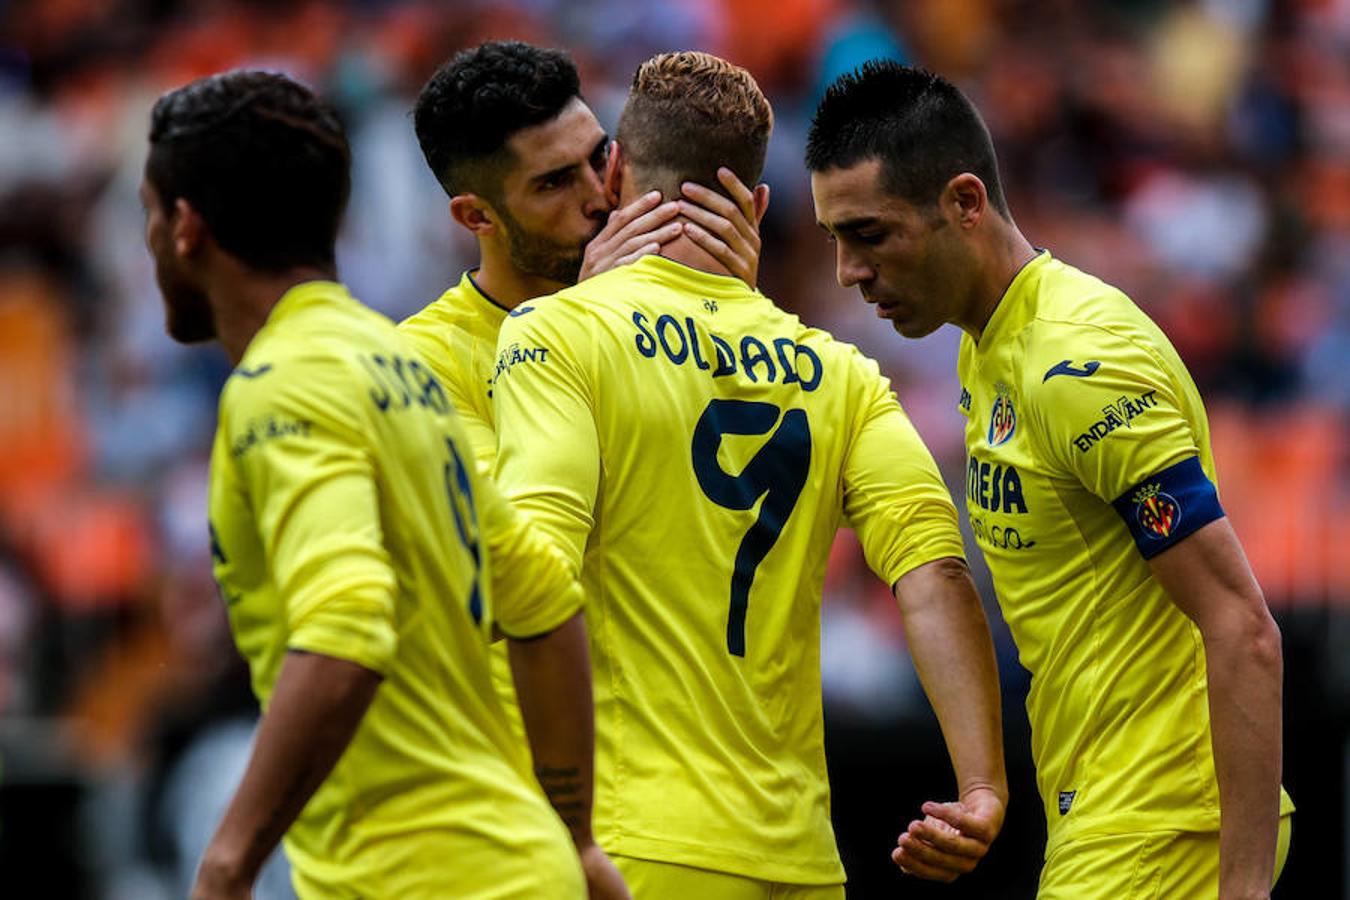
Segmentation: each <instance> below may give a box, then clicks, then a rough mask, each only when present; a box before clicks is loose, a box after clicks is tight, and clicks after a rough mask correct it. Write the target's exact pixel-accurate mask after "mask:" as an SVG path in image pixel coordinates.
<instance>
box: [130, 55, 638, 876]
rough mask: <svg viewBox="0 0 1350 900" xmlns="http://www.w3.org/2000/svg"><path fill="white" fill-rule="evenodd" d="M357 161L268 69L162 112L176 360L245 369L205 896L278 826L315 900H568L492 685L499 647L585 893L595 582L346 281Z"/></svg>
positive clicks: (256, 854)
mask: <svg viewBox="0 0 1350 900" xmlns="http://www.w3.org/2000/svg"><path fill="white" fill-rule="evenodd" d="M349 157H350V152H349V148H348V144H347V139H346V136H345V135H344V133H343V130H342V127H341V125H340V124H339V123H338V121H337V118H336V116H335V115H334V114H333V112H332V111H331V110H330V109H329V108H328V107H327V106H325V105H324V104H323V103H321V102H320V101H319V100H317V99H316V98H315V97H314V95H313V94H311V93H310V92H309V91H308V90H307V89H305V88H303V87H301V86H300V85H298V84H296V83H295V82H293V81H290V80H289V79H287V78H285V77H283V76H280V75H273V74H267V73H262V72H235V73H230V74H226V75H219V76H214V77H211V78H207V79H203V80H200V81H196V82H193V83H192V84H190V85H188V86H186V87H183V88H180V89H178V90H175V91H173V92H171V93H169V94H167V95H165V96H164V97H162V98H161V99H160V100H159V102H158V103H157V104H156V105H155V108H154V111H153V113H152V118H151V127H150V154H149V159H148V161H147V163H146V170H145V178H144V181H143V183H142V187H141V197H142V201H143V203H144V205H145V209H146V244H147V246H148V247H149V249H150V252H151V255H152V256H153V257H154V261H155V269H156V277H157V280H158V282H159V285H160V290H161V292H162V293H163V295H164V302H165V312H166V319H167V328H168V331H169V333H170V335H171V336H172V337H174V338H175V339H177V340H179V341H181V342H198V341H204V340H209V339H216V340H219V341H220V343H221V344H222V345H223V347H224V349H225V351H226V353H227V355H228V356H229V358H230V360H231V362H232V363H233V364H234V365H235V369H234V372H233V374H232V375H231V377H230V379H229V381H228V382H227V383H226V385H225V388H224V391H223V392H222V395H221V401H220V417H219V427H218V431H217V434H216V442H215V447H214V450H213V453H212V460H211V489H210V506H209V508H210V522H211V544H212V554H213V557H214V562H215V574H216V578H217V581H218V582H219V584H220V588H221V593H222V595H223V596H224V599H225V602H226V604H227V605H228V610H229V617H230V624H231V628H232V629H233V631H234V634H235V639H236V642H237V643H238V645H239V649H240V651H241V652H242V653H243V655H244V656H245V657H246V658H247V660H248V662H249V666H250V670H251V674H252V680H253V686H254V690H255V691H256V693H257V695H258V698H259V700H260V701H261V703H262V705H263V708H264V714H263V718H262V721H261V723H260V725H259V729H258V735H257V739H256V743H255V746H254V749H253V752H252V755H251V758H250V760H249V763H248V767H247V770H246V772H245V774H244V777H243V779H242V781H241V783H240V785H239V789H238V791H237V792H236V794H235V796H234V798H233V800H232V802H231V803H230V806H229V808H228V810H227V811H226V813H225V816H224V818H223V820H222V821H221V823H220V826H219V828H218V829H217V831H216V834H215V836H214V838H213V839H212V841H211V843H210V846H209V847H208V849H207V851H206V854H205V857H204V859H203V860H202V863H201V867H200V870H199V874H198V878H197V882H196V885H195V886H194V889H193V896H194V897H195V898H200V900H205V898H236V897H247V896H249V894H250V885H251V884H252V882H253V879H254V877H255V875H256V873H257V871H258V868H259V866H260V865H261V864H262V862H263V860H264V859H265V858H266V857H267V855H268V854H269V853H270V852H271V851H272V849H273V848H274V847H275V845H276V843H277V841H278V840H279V839H281V837H282V835H283V834H284V835H285V841H286V846H287V851H288V855H289V857H290V860H291V865H292V870H293V877H294V881H295V886H296V889H297V892H298V893H299V894H300V895H301V896H302V897H335V896H364V897H409V898H417V897H425V898H433V897H436V898H439V897H450V896H453V897H487V896H493V897H500V896H531V897H541V896H549V897H581V896H583V895H584V892H585V887H584V882H583V874H582V867H579V866H578V862H577V855H576V853H577V851H576V850H574V849H573V848H572V846H571V843H570V842H569V839H568V831H567V829H565V828H564V826H563V823H562V822H561V821H559V818H558V816H557V815H555V813H554V811H553V810H551V809H550V808H549V804H548V803H547V802H546V801H545V798H544V796H543V795H541V794H540V793H539V789H538V786H537V785H536V784H535V782H534V780H533V778H532V776H531V774H530V770H529V763H528V760H527V759H526V755H525V752H524V748H523V747H522V746H521V745H520V744H519V743H518V742H517V741H516V740H514V739H513V737H512V735H511V732H510V730H509V727H508V724H507V721H506V718H505V716H504V715H503V712H502V710H501V708H500V706H499V704H498V703H497V700H496V697H495V694H494V693H493V691H492V688H491V684H490V680H489V674H488V660H487V640H488V631H489V629H491V628H493V627H497V628H500V630H501V631H502V632H504V633H506V634H507V635H509V636H513V637H516V638H520V640H513V641H511V646H512V659H513V662H514V663H515V664H516V665H515V668H516V671H517V677H518V679H519V686H520V697H521V707H522V710H523V712H524V714H525V721H526V724H527V726H528V728H529V733H530V736H531V738H532V740H533V741H534V743H533V747H532V750H533V752H534V755H535V759H536V762H537V764H539V765H541V766H543V767H545V768H546V771H547V773H549V775H550V777H549V778H548V779H546V780H545V783H544V787H545V789H546V790H547V791H548V792H549V799H551V800H552V802H553V803H554V805H555V806H556V807H557V808H558V810H559V811H561V812H562V813H563V815H564V816H565V817H566V819H567V821H568V825H569V826H570V828H571V834H572V839H573V840H574V841H575V843H576V847H577V850H579V851H580V853H581V857H582V861H583V864H584V869H585V873H586V877H587V878H588V879H589V881H590V884H591V889H592V892H593V893H592V896H607V897H625V896H627V894H626V891H625V890H624V888H623V886H622V883H621V881H620V879H619V878H618V876H617V873H616V872H615V871H614V869H613V867H612V864H610V863H609V861H608V860H607V859H606V858H605V856H604V854H603V852H602V851H600V850H599V848H598V847H596V845H595V843H594V841H593V840H592V839H591V836H590V821H589V819H590V809H589V806H590V790H591V788H590V783H591V776H590V761H591V754H592V735H591V725H592V721H593V720H592V715H591V706H590V703H591V701H590V677H589V662H588V659H587V656H586V638H585V626H584V624H583V621H582V619H581V617H580V614H579V612H578V609H579V607H580V605H581V594H580V589H579V587H578V586H577V584H576V582H575V580H574V578H573V577H572V576H571V575H570V574H569V573H568V572H567V569H566V567H565V565H564V563H563V561H562V560H561V558H560V557H558V555H557V554H556V553H555V552H554V551H552V549H551V548H550V547H549V546H548V544H547V542H545V541H544V540H543V539H542V538H540V537H536V536H535V534H534V532H532V531H530V530H527V529H525V528H524V527H523V525H522V523H521V520H519V519H517V518H515V516H514V513H513V512H512V511H511V508H510V507H509V506H508V505H507V504H506V503H505V501H503V500H502V499H501V497H500V496H499V495H498V494H497V493H496V491H495V490H494V489H493V487H492V485H491V483H490V482H488V481H486V480H484V479H482V478H481V477H480V476H479V475H478V473H477V472H476V471H475V468H474V466H473V463H472V459H471V458H470V457H469V455H468V451H467V450H466V449H465V440H464V434H463V429H462V428H461V426H460V425H459V424H458V421H457V418H456V415H455V413H454V411H453V409H452V407H451V405H450V402H449V398H448V397H447V395H446V391H445V390H444V388H443V387H442V386H441V384H440V383H439V382H438V381H437V380H436V378H435V377H434V376H433V375H432V374H431V373H430V372H429V370H428V369H427V368H426V367H425V366H423V365H422V364H421V363H420V362H419V361H418V360H417V359H416V357H415V355H414V354H413V353H412V352H411V348H410V347H409V346H408V345H407V344H406V342H404V341H403V340H402V339H401V337H400V336H399V335H398V332H397V330H396V329H395V328H394V326H393V324H392V323H391V322H389V321H388V320H387V319H385V318H383V317H382V316H380V315H379V314H377V313H375V312H373V311H371V310H369V309H368V308H366V307H365V306H363V305H361V304H360V303H358V302H357V301H356V300H354V299H353V298H352V297H351V296H350V295H349V294H348V293H347V291H346V289H345V288H344V287H343V286H342V285H341V284H339V283H338V282H337V281H336V268H335V266H334V261H333V260H334V254H333V246H334V241H335V238H336V235H337V230H338V223H339V220H340V219H341V216H342V212H343V209H344V207H345V205H346V201H347V196H348V192H349V172H348V170H349V164H350V158H349Z"/></svg>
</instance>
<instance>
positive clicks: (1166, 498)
mask: <svg viewBox="0 0 1350 900" xmlns="http://www.w3.org/2000/svg"><path fill="white" fill-rule="evenodd" d="M1038 349H1039V351H1040V352H1038V354H1037V359H1036V363H1035V365H1031V366H1028V367H1027V370H1026V371H1027V377H1028V379H1029V383H1028V384H1027V385H1026V389H1027V392H1028V395H1029V396H1030V397H1031V398H1032V410H1033V415H1034V416H1035V417H1036V419H1037V424H1038V425H1039V427H1038V428H1037V429H1035V432H1036V433H1037V434H1039V435H1042V436H1043V440H1044V443H1045V446H1044V448H1043V450H1044V452H1045V453H1046V454H1047V455H1048V456H1049V458H1050V460H1051V461H1052V463H1053V464H1054V465H1055V466H1056V467H1057V468H1059V469H1061V470H1062V471H1064V472H1066V473H1067V474H1068V475H1069V476H1070V477H1072V478H1073V479H1074V480H1076V481H1078V482H1079V483H1080V484H1082V485H1083V486H1084V487H1085V488H1086V489H1087V490H1088V491H1090V492H1091V493H1093V494H1095V495H1096V496H1097V497H1098V498H1100V499H1101V500H1103V501H1105V502H1107V503H1110V504H1112V506H1113V507H1114V508H1115V509H1116V511H1117V512H1118V513H1119V514H1120V516H1121V518H1122V519H1123V521H1124V522H1125V524H1126V526H1127V527H1128V528H1129V530H1130V533H1131V535H1132V536H1133V537H1134V539H1135V542H1136V544H1137V545H1138V546H1139V549H1140V551H1141V552H1142V553H1143V554H1144V555H1145V556H1146V557H1149V556H1153V555H1155V554H1157V553H1159V552H1161V551H1162V550H1165V549H1167V548H1168V547H1170V546H1172V545H1173V544H1175V543H1176V542H1177V541H1180V540H1181V539H1182V538H1184V537H1186V536H1187V535H1189V534H1191V533H1192V532H1194V531H1195V530H1196V529H1197V528H1199V527H1201V526H1202V525H1205V524H1207V523H1209V522H1211V521H1213V520H1214V519H1216V518H1219V517H1220V516H1222V515H1223V509H1222V507H1221V506H1220V505H1219V500H1218V493H1217V491H1216V489H1215V487H1214V484H1213V482H1212V481H1211V480H1210V478H1209V476H1208V475H1207V474H1206V473H1205V471H1204V468H1203V466H1202V465H1201V462H1200V452H1201V447H1200V437H1199V435H1197V434H1196V431H1195V428H1194V427H1193V425H1192V422H1191V419H1190V418H1189V417H1188V415H1187V411H1186V410H1185V409H1184V408H1183V405H1182V404H1183V402H1184V399H1183V397H1184V395H1183V392H1182V390H1181V389H1180V387H1179V384H1180V383H1181V382H1180V380H1179V378H1178V373H1173V372H1172V371H1171V370H1170V367H1169V364H1168V363H1167V362H1166V360H1165V359H1164V358H1163V357H1162V356H1160V355H1159V354H1158V353H1157V351H1156V350H1154V349H1153V348H1150V347H1148V346H1147V345H1146V344H1144V343H1141V342H1140V341H1137V340H1134V339H1131V338H1129V337H1125V336H1123V335H1119V334H1116V333H1114V332H1111V331H1107V330H1105V329H1100V328H1084V327H1080V328H1077V329H1074V330H1072V331H1069V330H1065V331H1062V332H1055V333H1052V334H1049V335H1047V336H1046V338H1045V339H1044V340H1042V341H1040V342H1039V346H1038Z"/></svg>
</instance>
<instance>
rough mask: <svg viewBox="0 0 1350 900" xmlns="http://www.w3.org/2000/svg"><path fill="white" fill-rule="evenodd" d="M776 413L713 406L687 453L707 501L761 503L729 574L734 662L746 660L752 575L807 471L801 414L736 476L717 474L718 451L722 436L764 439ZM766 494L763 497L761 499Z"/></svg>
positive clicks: (744, 403)
mask: <svg viewBox="0 0 1350 900" xmlns="http://www.w3.org/2000/svg"><path fill="white" fill-rule="evenodd" d="M780 412H782V411H781V410H780V409H779V408H778V407H777V406H775V405H774V404H772V403H757V402H753V401H749V400H713V401H710V402H709V403H708V406H707V407H706V408H705V409H704V410H703V414H702V415H701V416H699V419H698V424H697V425H695V426H694V441H693V446H692V447H691V448H690V449H691V452H692V456H693V463H694V475H695V476H696V477H697V478H698V484H699V487H701V488H702V489H703V493H705V494H707V495H708V499H710V500H712V502H714V503H716V504H717V505H718V506H725V507H726V508H727V509H751V508H753V507H754V505H755V503H756V502H758V501H759V498H760V497H764V504H763V505H762V506H760V508H759V516H758V517H757V518H756V519H755V522H754V524H753V525H751V526H750V530H749V531H747V532H746V533H745V537H744V538H742V539H741V545H740V548H739V549H738V550H737V551H736V562H735V565H734V566H733V567H732V571H731V609H730V612H729V614H728V616H727V650H728V651H729V652H730V653H731V654H732V655H734V656H745V616H746V611H747V609H748V608H749V605H750V585H751V584H752V583H753V582H754V580H755V570H756V569H758V568H759V564H760V563H761V562H763V561H764V557H766V556H768V554H769V551H770V550H771V549H773V545H774V543H775V542H777V540H778V535H780V534H782V532H783V528H784V526H786V525H787V520H788V517H789V516H791V515H792V509H793V507H794V506H796V504H797V498H798V497H799V496H800V495H801V492H802V487H803V486H804V485H805V484H806V475H807V472H808V471H809V470H810V468H811V428H810V426H809V425H808V424H807V420H806V410H804V409H789V410H788V411H787V412H785V413H782V424H780V425H778V428H777V430H775V431H774V432H773V434H772V435H771V436H770V437H769V439H768V440H767V441H765V443H764V446H763V447H761V448H760V450H759V452H758V453H756V454H755V455H754V456H753V457H752V458H751V459H750V462H748V463H746V465H745V468H744V469H742V470H741V473H740V474H739V475H730V474H728V473H727V472H724V471H722V466H721V465H720V464H719V463H718V462H717V450H718V448H719V447H720V446H721V445H722V436H723V435H725V434H747V435H755V434H767V433H768V432H769V431H770V430H771V429H773V427H774V425H776V424H778V418H779V414H780ZM765 492H767V493H768V496H764V495H765Z"/></svg>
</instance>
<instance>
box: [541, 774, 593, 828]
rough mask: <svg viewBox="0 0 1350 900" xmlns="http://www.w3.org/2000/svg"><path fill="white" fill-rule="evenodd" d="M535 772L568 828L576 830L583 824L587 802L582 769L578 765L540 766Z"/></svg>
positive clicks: (550, 801) (549, 799)
mask: <svg viewBox="0 0 1350 900" xmlns="http://www.w3.org/2000/svg"><path fill="white" fill-rule="evenodd" d="M534 774H535V777H537V778H538V779H539V785H540V787H542V788H543V789H544V794H545V795H546V796H547V797H548V801H549V803H551V804H553V808H554V809H555V810H557V811H558V815H559V816H560V817H562V820H563V822H564V823H565V824H566V825H567V827H568V829H570V830H573V831H575V830H576V829H577V828H579V827H580V826H581V825H583V824H584V822H585V813H586V803H585V800H584V798H583V797H582V796H581V791H582V785H581V770H580V769H579V768H577V767H576V766H572V767H569V768H564V769H558V768H552V767H550V766H539V767H537V768H536V769H535V770H534Z"/></svg>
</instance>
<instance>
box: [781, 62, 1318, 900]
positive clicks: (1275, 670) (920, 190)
mask: <svg viewBox="0 0 1350 900" xmlns="http://www.w3.org/2000/svg"><path fill="white" fill-rule="evenodd" d="M806 161H807V167H808V168H809V169H810V170H811V186H812V192H813V194H814V196H815V205H816V217H817V219H818V220H819V221H820V224H821V225H822V226H824V227H825V229H826V230H827V231H828V232H829V234H830V236H831V238H832V239H833V240H834V241H835V242H836V245H837V263H838V278H839V283H840V284H841V285H844V286H850V285H857V286H858V288H859V289H860V290H861V292H862V295H863V297H864V299H866V300H867V302H869V303H872V304H875V306H876V310H877V315H878V316H879V317H881V318H885V319H889V320H890V321H891V323H892V325H894V327H895V330H896V331H898V332H900V334H902V335H904V336H905V337H921V336H923V335H925V334H928V333H929V332H931V331H933V330H934V329H936V328H937V327H938V326H940V325H941V324H943V323H944V322H951V323H953V324H955V325H957V326H959V327H960V328H961V329H962V330H963V331H964V332H965V334H964V336H963V337H962V341H961V350H960V357H959V360H958V362H957V370H958V372H959V374H960V377H961V384H962V391H961V398H960V408H961V413H962V414H963V415H964V416H965V417H966V419H967V423H966V428H965V438H966V450H967V456H968V477H967V482H966V507H967V510H968V512H969V516H970V524H971V528H972V529H973V531H974V534H975V538H976V540H977V541H978V542H979V544H980V547H981V548H982V550H983V551H984V555H985V558H986V559H987V560H988V562H989V567H990V569H991V570H992V572H993V575H994V584H995V587H996V589H997V592H998V599H999V602H1000V604H1001V605H1002V608H1003V612H1004V616H1005V617H1006V618H1007V620H1008V624H1009V627H1010V628H1011V629H1012V634H1013V638H1014V640H1015V641H1016V643H1017V647H1018V650H1019V653H1020V655H1021V660H1022V663H1023V665H1025V666H1026V667H1027V668H1028V669H1029V670H1030V671H1031V675H1032V684H1031V692H1030V694H1029V696H1028V698H1027V710H1028V713H1029V715H1030V718H1031V726H1032V755H1033V757H1034V759H1035V762H1036V767H1037V776H1038V781H1039V786H1040V793H1041V799H1042V801H1043V803H1044V806H1045V815H1046V819H1047V820H1048V822H1049V842H1048V846H1047V847H1046V858H1045V867H1044V869H1043V871H1042V874H1041V887H1040V897H1041V898H1042V900H1050V898H1055V900H1059V898H1073V900H1080V898H1081V900H1093V898H1112V900H1120V898H1126V897H1142V896H1148V897H1186V898H1201V897H1214V896H1220V897H1223V898H1237V897H1242V898H1248V897H1266V896H1268V895H1269V893H1270V889H1271V885H1272V883H1273V881H1274V879H1275V877H1276V875H1277V873H1278V872H1279V869H1280V867H1281V866H1282V865H1283V861H1284V858H1285V853H1286V852H1287V848H1288V838H1289V813H1290V812H1291V811H1292V809H1293V806H1292V804H1291V803H1290V801H1289V798H1288V796H1287V795H1285V794H1284V792H1283V790H1282V789H1281V787H1280V692H1281V683H1280V682H1281V671H1282V661H1281V651H1280V634H1279V631H1278V629H1277V628H1276V625H1275V622H1274V621H1273V620H1272V619H1271V617H1270V613H1269V611H1268V610H1267V609H1266V604H1265V600H1264V598H1263V597H1262V594H1261V589H1260V587H1259V586H1258V585H1257V583H1256V580H1255V578H1254V577H1253V576H1252V572H1251V569H1250V568H1249V567H1248V564H1247V560H1246V558H1245V557H1244V555H1243V553H1242V547H1241V546H1240V545H1239V543H1238V539H1237V537H1236V535H1235V534H1234V533H1233V529H1232V527H1231V526H1230V525H1229V523H1228V520H1227V519H1226V518H1225V517H1224V513H1223V508H1222V507H1221V506H1220V505H1219V498H1218V494H1217V491H1216V487H1215V484H1216V479H1215V472H1214V459H1213V456H1212V455H1211V452H1210V445H1209V443H1210V442H1209V427H1208V424H1207V422H1206V419H1205V411H1204V407H1203V405H1202V404H1201V401H1200V396H1199V394H1198V393H1197V391H1196V388H1195V385H1194V383H1193V382H1192V381H1191V378H1190V375H1189V374H1188V373H1187V372H1186V367H1185V366H1184V365H1183V364H1182V362H1181V359H1180V358H1179V357H1178V356H1177V353H1176V351H1175V350H1174V349H1173V347H1172V345H1171V343H1170V342H1169V341H1168V340H1167V338H1166V336H1164V335H1163V333H1162V332H1161V331H1160V330H1159V329H1158V327H1157V326H1156V325H1154V323H1153V322H1152V321H1150V320H1149V318H1148V317H1147V316H1145V315H1144V314H1143V313H1142V312H1141V311H1140V310H1139V308H1138V307H1136V306H1135V305H1134V304H1133V303H1132V302H1131V301H1130V299H1129V298H1128V297H1126V296H1125V295H1124V294H1122V293H1121V292H1120V291H1118V290H1116V289H1114V288H1112V287H1111V286H1109V285H1107V284H1104V283H1102V282H1101V281H1098V280H1097V279H1096V278H1093V277H1092V276H1090V275H1087V274H1085V273H1083V272H1080V271H1078V270H1077V269H1074V268H1073V267H1072V266H1069V265H1066V264H1065V263H1063V262H1060V261H1059V260H1057V259H1055V258H1054V257H1053V256H1051V255H1050V253H1049V252H1047V251H1045V250H1037V249H1035V248H1033V247H1032V245H1031V244H1029V243H1028V242H1027V240H1026V238H1025V237H1023V235H1022V234H1021V232H1020V231H1019V230H1018V228H1017V226H1016V225H1015V224H1014V223H1013V220H1012V217H1011V215H1010V214H1009V211H1008V205H1007V202H1006V200H1005V199H1004V195H1003V189H1002V187H1001V185H1000V183H999V176H998V170H997V166H996V163H995V157H994V150H993V145H992V143H991V141H990V138H989V133H988V131H987V130H986V129H985V126H984V123H983V121H982V120H981V118H980V116H979V113H978V112H976V110H975V108H974V107H973V106H972V105H971V103H970V102H969V101H968V100H967V99H966V98H965V97H964V96H963V95H962V94H961V93H960V92H959V91H958V90H957V89H956V88H955V87H953V86H952V85H951V84H949V83H948V82H946V81H944V80H943V79H941V78H939V77H937V76H935V75H932V74H929V73H927V72H924V71H922V70H919V69H913V68H908V67H905V66H901V65H898V64H894V63H889V62H884V63H882V62H877V63H868V64H867V65H865V66H863V67H862V69H861V70H859V71H858V72H855V73H853V74H850V75H845V76H843V77H841V78H840V79H839V80H838V81H836V82H835V83H834V85H833V86H832V87H831V88H830V89H829V90H828V92H827V93H826V95H825V97H824V99H823V100H822V102H821V104H820V107H819V109H818V110H817V111H816V115H815V119H814V121H813V123H812V126H811V131H810V137H809V139H808V144H807V157H806Z"/></svg>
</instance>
